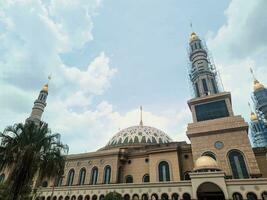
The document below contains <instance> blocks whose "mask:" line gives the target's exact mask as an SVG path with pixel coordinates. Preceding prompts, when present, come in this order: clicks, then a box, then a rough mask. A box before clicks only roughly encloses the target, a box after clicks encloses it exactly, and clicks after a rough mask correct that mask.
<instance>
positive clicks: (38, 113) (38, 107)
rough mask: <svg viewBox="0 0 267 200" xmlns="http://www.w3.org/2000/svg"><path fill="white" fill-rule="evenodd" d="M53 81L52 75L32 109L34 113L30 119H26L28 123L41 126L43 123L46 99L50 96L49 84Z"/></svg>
mask: <svg viewBox="0 0 267 200" xmlns="http://www.w3.org/2000/svg"><path fill="white" fill-rule="evenodd" d="M50 80H51V75H49V76H48V81H47V83H46V84H45V85H44V86H43V88H42V90H41V91H40V92H39V96H38V98H37V99H36V100H35V101H34V105H33V107H32V112H31V115H30V117H29V118H27V119H26V122H29V121H33V122H35V123H36V124H39V122H40V121H41V118H42V115H43V112H44V109H45V107H46V99H47V96H48V83H49V81H50Z"/></svg>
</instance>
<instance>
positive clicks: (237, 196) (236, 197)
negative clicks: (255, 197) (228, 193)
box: [233, 192, 243, 200]
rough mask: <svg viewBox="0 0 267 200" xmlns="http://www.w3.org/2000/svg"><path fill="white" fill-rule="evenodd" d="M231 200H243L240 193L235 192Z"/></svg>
mask: <svg viewBox="0 0 267 200" xmlns="http://www.w3.org/2000/svg"><path fill="white" fill-rule="evenodd" d="M233 200H243V197H242V195H241V194H240V193H238V192H235V193H234V194H233Z"/></svg>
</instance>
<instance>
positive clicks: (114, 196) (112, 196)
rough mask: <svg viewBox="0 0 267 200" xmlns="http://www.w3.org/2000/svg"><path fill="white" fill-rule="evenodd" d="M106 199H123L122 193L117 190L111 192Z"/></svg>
mask: <svg viewBox="0 0 267 200" xmlns="http://www.w3.org/2000/svg"><path fill="white" fill-rule="evenodd" d="M104 200H122V196H121V194H120V193H117V192H109V193H108V194H107V195H106V196H105V198H104Z"/></svg>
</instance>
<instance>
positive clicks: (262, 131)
mask: <svg viewBox="0 0 267 200" xmlns="http://www.w3.org/2000/svg"><path fill="white" fill-rule="evenodd" d="M249 107H250V109H251V106H250V104H249ZM249 124H250V138H251V142H252V145H253V147H266V146H267V128H266V127H265V125H264V122H263V121H262V120H261V119H259V118H258V117H257V114H256V113H255V112H253V111H252V109H251V113H250V123H249Z"/></svg>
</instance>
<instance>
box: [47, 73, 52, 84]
mask: <svg viewBox="0 0 267 200" xmlns="http://www.w3.org/2000/svg"><path fill="white" fill-rule="evenodd" d="M47 79H48V82H47V83H49V82H50V80H51V79H52V74H49V75H48V77H47Z"/></svg>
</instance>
